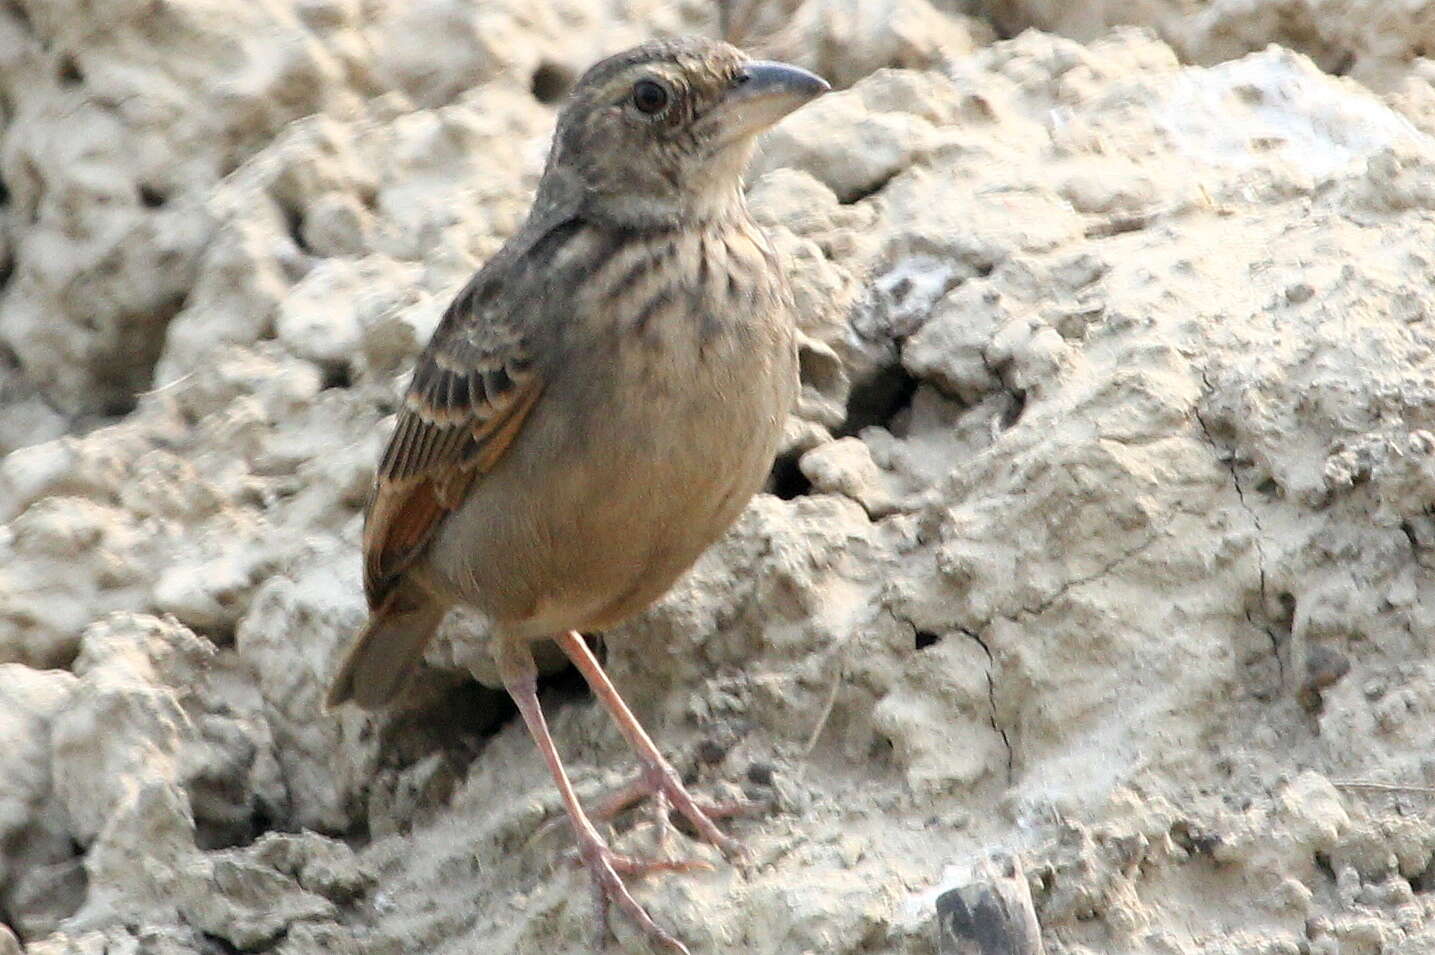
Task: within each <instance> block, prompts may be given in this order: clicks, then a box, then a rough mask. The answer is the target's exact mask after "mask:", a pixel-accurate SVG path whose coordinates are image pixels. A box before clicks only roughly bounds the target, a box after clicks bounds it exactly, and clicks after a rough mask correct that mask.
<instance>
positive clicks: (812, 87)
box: [714, 60, 832, 143]
mask: <svg viewBox="0 0 1435 955" xmlns="http://www.w3.org/2000/svg"><path fill="white" fill-rule="evenodd" d="M830 89H832V87H831V86H829V85H828V83H827V81H826V80H824V79H823V78H822V77H820V76H818V75H817V74H815V73H809V72H807V71H806V70H804V69H802V68H801V67H798V66H792V65H790V64H787V63H772V62H769V61H766V60H753V61H751V62H749V63H747V64H745V65H744V66H743V71H742V73H741V74H740V75H739V76H738V78H737V80H736V82H734V83H733V86H732V89H730V90H729V91H728V92H727V95H725V96H724V97H723V100H722V103H721V104H720V105H719V106H718V107H717V109H716V110H714V113H716V114H717V116H718V117H720V122H721V124H722V131H721V139H722V141H723V142H724V143H730V142H734V141H736V140H739V139H745V138H747V137H749V136H754V135H756V134H758V133H760V132H762V131H763V130H764V129H767V128H768V127H769V126H771V125H772V124H773V123H776V122H777V121H778V120H780V119H782V117H784V116H786V115H787V114H788V113H790V112H792V111H793V110H795V109H797V108H798V107H799V106H802V105H803V104H805V103H810V102H811V101H812V100H814V99H816V98H817V97H819V96H821V95H822V94H823V93H826V92H827V91H828V90H830Z"/></svg>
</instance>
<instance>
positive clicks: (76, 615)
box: [0, 0, 1435, 955]
mask: <svg viewBox="0 0 1435 955" xmlns="http://www.w3.org/2000/svg"><path fill="white" fill-rule="evenodd" d="M1077 8H1080V15H1077V14H1076V13H1074V12H1073V11H1074V10H1076V9H1077ZM595 9H597V10H600V11H601V12H594V10H595ZM1420 9H1423V6H1422V5H1417V4H1404V3H1388V2H1375V0H1367V2H1364V3H1361V2H1354V0H1344V2H1340V3H1336V2H1334V0H1302V2H1291V0H1279V2H1278V0H1250V2H1241V3H1236V2H1219V0H1214V2H1200V0H1167V2H1160V0H1149V2H1145V3H1119V4H1118V3H1109V4H1104V5H1103V4H1100V3H1091V4H1056V3H1042V2H1031V3H1020V2H990V3H978V2H973V3H967V4H955V3H950V2H948V3H938V4H937V5H935V6H932V5H928V3H927V2H926V0H805V2H802V3H800V4H797V3H792V2H789V3H787V4H786V5H783V4H768V5H763V6H761V7H759V8H756V9H754V10H753V11H750V12H748V11H745V10H741V9H739V10H736V11H735V13H736V16H735V17H734V16H730V17H728V21H729V22H728V27H729V28H736V27H735V26H734V22H733V21H734V19H735V20H736V21H738V22H737V26H741V27H742V28H744V29H746V30H747V31H749V32H748V35H749V36H750V37H751V45H752V46H753V47H754V48H755V49H758V50H760V51H763V52H765V53H770V54H773V55H780V56H783V57H785V58H788V59H791V60H795V61H797V62H800V63H803V64H806V65H809V66H812V67H814V68H817V69H821V70H823V71H824V72H826V73H827V74H828V75H830V76H831V77H832V78H833V79H834V80H835V81H836V82H837V83H838V84H839V85H840V86H841V87H843V89H842V91H840V92H838V93H835V94H833V95H830V96H828V97H826V98H824V99H823V100H821V101H819V102H818V103H816V104H815V105H813V106H812V107H811V108H808V109H805V110H803V111H801V112H799V113H798V114H795V115H794V116H792V117H791V118H790V119H789V120H788V121H786V122H784V123H783V124H782V125H781V126H780V127H779V128H778V129H777V130H775V131H774V132H773V133H772V134H771V135H770V136H769V137H768V138H767V139H766V141H765V143H764V146H763V149H762V152H761V155H760V156H759V158H758V160H757V162H756V164H755V167H754V169H753V175H752V181H751V189H750V196H751V204H752V207H753V209H754V211H755V214H756V215H757V216H758V217H759V218H760V219H761V221H762V222H763V223H764V224H765V225H766V226H767V228H768V230H769V231H770V233H771V234H772V235H773V237H774V239H775V241H776V242H777V243H778V245H779V246H780V247H781V248H782V250H783V251H784V252H785V254H786V255H787V256H788V257H789V258H790V261H791V263H792V265H791V268H792V272H793V276H794V280H795V282H796V284H797V286H798V293H799V298H800V300H801V305H802V308H803V321H804V326H805V333H806V338H807V340H806V343H805V345H804V348H803V374H804V392H803V397H802V401H801V404H800V407H799V408H798V409H796V412H795V414H794V416H793V418H792V421H791V427H790V433H789V438H788V441H787V446H786V449H785V451H784V454H783V456H782V458H781V460H780V461H779V463H778V466H777V468H776V469H775V471H774V476H773V480H772V483H771V491H772V493H770V494H765V495H762V496H760V497H759V498H757V499H756V500H754V502H753V503H752V505H751V507H750V508H749V509H748V511H747V512H746V514H745V515H744V516H743V517H742V519H741V520H740V521H739V523H738V524H737V526H736V527H735V528H734V529H733V531H732V532H731V533H730V534H729V535H728V536H727V537H726V538H725V539H724V540H723V541H722V542H721V544H720V545H718V546H716V547H715V548H714V549H713V550H712V551H711V552H710V553H709V554H707V555H706V556H705V557H704V558H703V559H702V561H701V562H700V563H699V564H698V566H697V567H696V568H695V569H694V571H693V572H692V573H691V574H690V575H689V576H688V577H687V578H685V580H684V581H683V582H682V583H681V584H680V585H679V586H678V587H677V588H676V589H675V590H674V592H673V593H672V594H670V595H669V596H668V597H667V598H666V599H665V600H664V601H663V602H662V603H661V604H660V605H658V606H656V607H655V608H653V609H652V610H651V611H650V612H648V613H647V614H645V615H644V616H642V617H641V618H639V619H637V620H635V621H634V622H632V623H631V624H629V625H627V626H625V627H623V628H622V629H620V630H617V631H614V632H611V633H608V634H605V635H603V643H604V647H605V652H606V659H607V662H608V666H609V668H610V671H611V673H612V675H613V677H614V679H615V681H616V682H617V684H618V685H619V686H620V688H621V689H622V690H623V691H624V693H625V694H626V695H627V698H628V699H629V700H630V701H632V702H633V704H634V706H635V708H636V709H637V710H638V712H639V715H640V716H641V717H642V718H643V719H644V720H645V722H646V723H647V725H648V726H649V728H650V729H651V730H652V731H653V733H654V735H655V736H656V737H657V739H658V740H659V741H660V743H661V745H662V746H663V747H664V748H665V749H666V750H667V751H668V752H669V753H670V754H672V756H673V757H674V760H675V762H676V763H677V764H678V766H679V767H680V768H681V769H682V771H683V772H684V773H686V774H688V775H689V776H690V777H691V778H692V779H693V780H694V781H695V785H696V786H697V787H698V788H699V789H700V790H701V791H702V792H704V793H707V794H710V795H714V796H721V795H723V794H725V793H726V794H734V793H737V792H745V793H746V794H747V795H748V796H750V797H753V798H756V799H759V800H762V801H764V802H765V803H766V804H767V805H768V806H769V808H768V810H767V811H766V812H765V814H763V815H761V816H759V817H756V818H751V819H743V820H738V821H735V822H734V823H733V824H732V829H733V831H734V832H735V833H736V834H737V835H738V836H739V837H740V838H742V839H743V840H744V841H745V842H746V843H747V845H748V846H749V847H750V850H751V853H752V857H753V861H752V864H751V865H750V866H749V867H747V868H746V869H745V870H738V869H734V868H732V867H729V866H726V865H723V864H718V865H716V866H715V868H714V869H713V870H712V871H711V872H705V873H698V874H695V875H693V876H689V877H678V878H670V879H665V880H648V881H644V882H641V883H638V884H636V885H635V891H636V892H637V894H638V897H639V898H640V899H641V900H642V901H643V902H644V904H646V905H647V906H648V907H649V909H650V910H651V911H652V913H653V915H654V916H655V917H656V918H657V919H658V920H659V921H660V922H662V923H663V924H665V925H667V926H670V927H671V928H673V929H674V930H676V931H677V932H678V933H679V934H680V935H681V936H682V937H683V938H684V939H686V940H687V941H688V942H689V944H690V945H691V946H692V948H693V950H694V951H695V952H699V953H715V952H755V953H806V952H812V953H889V952H890V953H902V955H933V953H935V952H936V941H935V934H934V929H933V900H934V898H935V897H936V895H937V894H938V893H939V892H940V891H942V890H943V889H944V888H946V887H950V886H953V885H957V884H960V883H962V882H964V881H965V880H966V879H967V877H968V873H969V872H970V871H971V870H972V869H973V867H974V865H975V864H976V863H978V862H979V861H980V860H982V859H983V858H985V857H986V855H987V854H988V853H989V852H993V851H997V850H1000V851H1004V852H1007V853H1011V854H1014V855H1016V856H1018V857H1019V858H1020V859H1021V861H1022V863H1023V865H1024V867H1025V871H1026V873H1027V877H1028V879H1029V882H1030V887H1031V892H1032V896H1033V899H1034V903H1035V909H1036V912H1037V915H1038V917H1039V919H1040V923H1041V926H1042V932H1043V937H1044V940H1045V943H1046V946H1047V950H1048V951H1049V952H1052V953H1058V955H1066V953H1070V955H1075V953H1093V955H1094V953H1147V952H1150V953H1162V955H1165V953H1170V955H1177V953H1179V955H1198V953H1199V955H1217V953H1222V955H1224V953H1231V955H1236V953H1269V955H1300V953H1313V955H1314V953H1319V955H1335V953H1341V955H1366V953H1368V955H1377V953H1391V955H1393V953H1420V952H1435V796H1432V787H1435V750H1432V745H1431V744H1432V741H1435V739H1432V737H1435V732H1433V731H1432V727H1435V666H1433V665H1432V662H1431V659H1430V648H1431V642H1432V638H1435V315H1432V311H1431V307H1430V301H1431V297H1432V291H1433V290H1435V138H1432V136H1431V134H1430V131H1431V130H1435V123H1432V121H1431V119H1432V116H1435V111H1432V104H1435V95H1432V89H1431V85H1430V82H1429V79H1428V78H1429V77H1430V76H1431V75H1432V70H1435V63H1432V61H1429V60H1426V59H1424V58H1423V56H1424V54H1425V52H1426V50H1427V40H1426V37H1427V36H1428V37H1429V38H1430V40H1431V42H1435V19H1432V17H1430V16H1429V15H1428V14H1421V13H1420V12H1419V10H1420ZM731 12H734V11H730V13H731ZM1026 27H1037V28H1042V29H1046V30H1053V31H1062V33H1065V34H1066V35H1065V36H1063V35H1060V34H1059V33H1042V32H1037V31H1036V30H1034V29H1033V30H1028V31H1027V32H1022V33H1020V34H1019V35H1016V32H1017V31H1018V30H1021V29H1023V28H1026ZM717 28H718V24H717V23H715V22H714V21H713V19H712V18H711V17H709V16H708V12H707V7H706V5H703V4H698V3H678V4H671V3H662V2H657V0H651V2H645V0H619V2H614V3H611V4H605V5H603V6H601V7H595V6H594V5H591V4H588V3H586V2H581V0H537V2H527V3H519V2H517V0H497V2H493V3H483V4H475V3H471V2H460V0H426V2H422V3H397V2H395V3H384V2H375V3H359V2H357V0H274V2H269V3H263V4H257V3H256V4H228V3H220V2H216V0H164V2H158V0H157V2H154V3H140V2H131V0H89V2H85V3H80V2H78V0H74V2H65V0H50V2H45V3H41V2H38V0H18V2H13V0H12V2H9V3H6V4H4V5H3V6H0V94H3V95H0V119H3V122H4V132H3V148H0V181H3V183H4V188H3V191H0V196H3V206H2V207H0V215H2V216H3V224H4V229H3V236H0V261H3V263H4V270H3V275H4V283H5V284H4V289H3V297H0V454H4V457H3V458H0V521H3V522H4V523H3V524H0V740H3V745H0V921H3V923H5V924H6V925H8V927H9V929H8V931H7V930H6V929H5V928H3V927H0V953H5V955H9V953H14V952H18V951H20V950H21V946H22V945H23V946H25V948H24V951H27V952H30V953H33V955H101V953H109V955H118V953H156V955H178V953H190V952H198V953H215V955H218V953H232V952H235V951H243V952H273V953H286V955H298V953H310V952H340V953H347V952H353V953H376V955H377V953H396V955H397V953H409V952H436V953H455V955H457V953H474V952H514V953H545V955H547V953H555V952H582V951H586V950H587V946H588V944H589V940H590V939H591V933H592V919H591V915H592V912H591V906H590V900H589V896H588V892H587V887H586V885H585V883H584V878H585V877H584V875H583V873H582V872H581V871H580V870H577V869H575V868H573V867H572V866H570V865H568V864H567V863H565V862H564V861H563V854H564V852H565V850H566V849H567V847H568V838H567V834H566V830H565V829H564V828H563V826H562V824H561V822H560V823H557V824H550V823H552V822H553V820H555V819H558V818H559V817H560V815H561V811H560V808H559V805H558V801H557V797H556V795H555V793H554V792H553V790H552V788H551V785H550V783H549V781H548V778H547V776H546V773H545V772H544V769H543V767H542V764H541V763H540V761H539V759H538V757H537V754H536V753H535V751H534V750H533V748H532V746H531V744H530V742H529V740H528V739H527V737H526V735H525V733H524V731H523V728H522V726H521V724H519V723H517V722H516V721H515V720H514V718H513V711H512V709H511V707H510V706H509V705H508V704H507V703H506V702H505V700H504V697H503V696H502V694H501V693H497V692H495V691H493V690H491V689H489V688H488V686H489V685H492V683H493V679H492V673H491V668H490V666H489V664H488V662H487V656H486V654H487V650H486V647H485V644H484V638H483V628H482V624H481V622H480V621H474V620H468V619H463V620H454V621H452V623H451V625H450V626H448V627H447V628H446V631H445V633H444V635H443V639H441V640H440V641H439V642H438V643H437V645H436V646H435V647H434V648H433V650H432V652H431V653H430V656H429V662H430V664H431V668H430V669H429V670H428V671H427V672H425V674H424V675H423V677H422V679H421V680H420V681H419V685H418V686H416V687H415V689H414V691H413V693H412V694H411V696H410V699H409V703H408V706H407V707H406V708H405V709H404V710H402V711H401V712H396V713H392V714H388V715H385V716H383V717H380V718H373V717H370V716H366V715H362V714H358V713H354V712H345V713H342V714H340V715H339V716H338V717H331V716H326V715H325V714H323V713H322V711H321V709H320V699H321V695H322V687H323V685H324V681H325V680H326V678H327V675H328V674H329V673H330V672H331V671H332V668H333V667H334V664H335V661H336V657H337V654H338V652H339V649H340V647H341V644H342V643H343V641H344V640H345V639H346V638H347V636H348V635H349V634H350V633H351V632H352V631H353V629H354V628H355V627H356V626H357V625H358V624H359V623H360V621H361V619H362V616H363V606H362V598H361V594H360V587H359V579H358V559H357V546H358V537H359V530H360V510H361V507H362V503H363V498H364V494H365V492H366V488H367V485H368V482H369V481H370V479H371V477H372V472H373V465H374V462H375V457H376V455H377V452H378V450H379V448H380V446H381V444H382V442H383V440H384V438H385V436H386V434H387V431H388V429H389V428H390V427H391V424H392V417H391V415H392V412H393V409H394V407H395V403H396V400H397V396H398V395H399V394H400V393H401V389H402V387H403V383H404V376H405V375H406V373H407V370H408V367H409V365H410V362H411V359H412V358H413V357H414V355H415V354H416V352H417V350H418V348H419V347H420V346H421V345H422V343H423V341H424V340H425V338H426V336H427V334H428V332H429V331H430V330H431V329H432V327H433V325H434V324H435V322H436V320H437V318H438V314H439V312H440V310H441V309H442V307H443V306H444V305H445V304H446V301H447V298H448V296H449V295H451V294H452V293H453V291H454V290H455V289H456V288H457V286H458V285H459V284H460V283H461V282H462V281H463V280H464V279H465V278H466V277H467V275H468V273H469V272H470V271H471V270H472V269H474V268H475V267H476V266H477V265H478V264H479V263H480V262H481V261H482V260H483V259H484V258H485V257H486V256H488V255H489V254H491V253H492V252H493V251H494V250H495V249H496V248H497V247H498V245H499V244H500V243H501V242H502V240H503V238H504V237H505V236H506V235H507V234H509V233H510V232H511V231H512V230H513V229H514V228H516V226H517V225H518V223H519V221H520V218H521V216H522V215H523V213H524V211H525V209H526V204H527V201H528V197H529V195H530V191H531V189H532V187H533V185H534V183H535V181H536V176H537V172H538V169H539V167H540V163H541V160H542V156H543V153H544V149H545V147H546V137H547V135H548V132H549V130H550V129H551V124H552V121H553V116H554V109H553V105H552V104H553V102H554V101H555V99H556V97H558V96H559V95H561V92H562V89H563V87H564V85H565V84H566V83H567V82H568V81H569V80H570V79H571V77H572V76H573V75H575V73H576V72H577V71H578V70H580V69H581V68H582V67H584V66H585V65H586V64H587V63H588V62H590V61H591V60H592V59H594V58H596V57H597V56H598V55H600V54H602V53H604V52H610V51H613V50H616V49H618V48H621V47H622V46H625V45H627V44H629V43H631V42H634V41H636V40H638V39H641V38H643V37H646V36H649V35H652V34H654V33H663V32H673V31H680V30H698V31H707V32H713V31H715V30H716V29H717ZM1267 44H1276V45H1271V46H1267ZM1432 48H1435V47H1432ZM1344 74H1348V75H1344ZM472 677H476V678H477V680H478V681H479V682H475V681H474V679H473V678H472ZM485 684H487V685H485ZM545 703H546V705H547V707H548V708H549V711H550V713H551V715H552V718H553V722H554V724H555V731H556V735H557V738H558V741H559V745H560V747H561V749H562V751H563V752H564V753H565V754H566V755H567V757H568V758H569V760H570V766H571V767H572V768H573V769H574V771H575V773H576V776H577V779H578V784H579V788H580V790H581V792H582V793H583V794H584V795H585V797H595V796H597V795H598V794H600V793H601V792H602V791H603V790H604V789H605V788H606V787H608V786H611V785H613V784H615V783H617V782H619V781H621V780H622V779H623V778H625V776H626V774H627V773H628V771H629V769H630V764H629V762H628V760H627V753H626V750H625V747H624V745H623V743H622V741H621V739H620V738H619V736H618V734H617V733H616V731H615V730H614V728H613V727H612V726H611V725H610V724H609V723H608V721H607V720H606V718H605V716H604V715H603V714H602V712H601V711H600V710H599V709H598V708H597V707H595V705H594V704H593V703H592V701H591V699H590V698H588V697H587V696H586V695H585V694H584V693H582V692H581V691H580V690H579V688H578V686H577V683H576V681H575V679H574V678H573V676H572V674H571V673H566V672H564V671H561V670H560V671H557V672H555V673H553V675H552V676H551V677H550V679H549V682H548V687H547V689H546V691H545ZM652 836H653V834H652V831H651V829H650V828H648V826H647V825H646V819H645V818H644V817H643V816H642V815H641V814H633V815H630V816H629V817H624V818H620V819H619V820H618V821H617V825H616V831H615V839H616V841H617V843H618V844H619V845H620V846H624V847H630V848H634V849H645V848H646V847H648V846H649V845H650V840H651V839H652ZM677 848H678V850H679V851H681V852H683V853H685V854H691V855H694V856H697V857H699V858H706V856H705V855H704V852H705V849H704V848H703V847H700V846H698V845H696V844H692V843H688V842H687V841H686V840H682V844H681V845H679V846H678V847H677ZM614 929H615V930H616V932H617V933H618V938H619V942H620V944H621V945H622V946H624V947H626V948H627V949H630V950H633V951H642V950H643V949H642V947H641V941H640V940H638V939H636V938H634V937H633V932H632V928H631V926H630V925H628V924H627V923H625V922H623V921H622V920H621V919H615V921H614Z"/></svg>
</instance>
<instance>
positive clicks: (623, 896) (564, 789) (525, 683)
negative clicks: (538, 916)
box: [497, 640, 700, 955]
mask: <svg viewBox="0 0 1435 955" xmlns="http://www.w3.org/2000/svg"><path fill="white" fill-rule="evenodd" d="M497 656H498V672H499V674H500V675H501V676H502V677H503V685H504V687H505V688H506V689H507V690H508V695H509V696H511V697H513V702H514V703H515V704H516V705H517V707H518V712H519V713H520V714H522V716H523V722H524V723H525V724H526V725H527V726H528V732H529V735H531V736H532V737H533V741H534V742H535V743H537V744H538V750H539V752H541V753H542V754H543V759H544V761H545V762H546V763H547V764H548V771H549V772H550V773H552V774H553V783H554V785H555V786H557V787H558V795H559V796H561V797H562V799H563V807H564V808H565V809H567V810H568V821H569V822H571V823H572V824H573V834H574V835H575V836H576V837H577V840H578V856H579V858H580V859H582V860H583V865H584V866H585V867H586V868H587V869H588V874H589V875H590V876H591V877H592V879H593V897H594V901H595V902H596V903H597V907H598V931H599V932H600V933H602V935H603V936H604V937H606V935H607V933H608V906H609V904H616V905H617V906H618V908H620V909H622V910H623V912H624V913H626V914H627V916H628V917H629V918H631V919H632V920H633V921H634V922H636V923H638V926H639V927H640V928H641V929H642V930H643V932H644V933H646V934H647V936H648V937H649V938H650V939H652V940H653V941H654V942H655V943H656V944H657V945H659V946H661V947H662V948H663V949H665V950H667V951H670V952H681V953H683V955H689V953H688V949H687V947H686V946H684V945H683V943H682V942H679V941H678V940H677V939H676V938H674V937H673V936H671V935H669V934H668V933H667V932H665V931H664V930H663V929H662V928H661V927H660V926H659V925H658V924H657V923H656V922H654V921H653V920H652V918H651V917H650V916H649V915H648V913H647V912H646V911H645V910H644V909H643V907H642V906H641V905H639V904H638V902H637V900H636V899H634V898H633V896H632V895H630V894H629V893H628V887H627V886H625V885H624V884H623V879H622V876H621V875H619V873H620V872H622V873H624V874H626V875H644V874H647V873H649V872H674V871H684V870H687V869H691V868H694V864H693V863H691V862H685V861H677V862H666V861H663V860H653V861H646V860H639V859H632V858H629V857H627V856H622V855H619V854H618V853H616V852H614V851H613V850H612V849H610V848H609V847H608V844H607V843H606V842H604V841H603V837H602V836H600V835H599V834H598V830H597V829H595V828H594V827H593V823H592V822H590V821H589V819H588V817H587V816H586V815H585V814H584V812H583V807H582V806H581V805H580V804H579V802H578V795H577V793H575V792H574V791H573V784H572V783H571V782H569V780H568V772H567V770H565V769H564V768H563V760H562V759H560V758H559V756H558V749H557V747H556V746H554V745H553V737H552V736H551V735H549V733H548V723H547V721H546V720H544V718H543V709H542V707H540V706H539V705H538V668H537V667H536V666H535V665H534V663H533V654H532V653H531V652H530V651H529V649H528V645H527V644H525V643H522V642H520V641H516V640H503V641H500V643H499V647H498V653H497ZM699 865H700V864H699Z"/></svg>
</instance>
